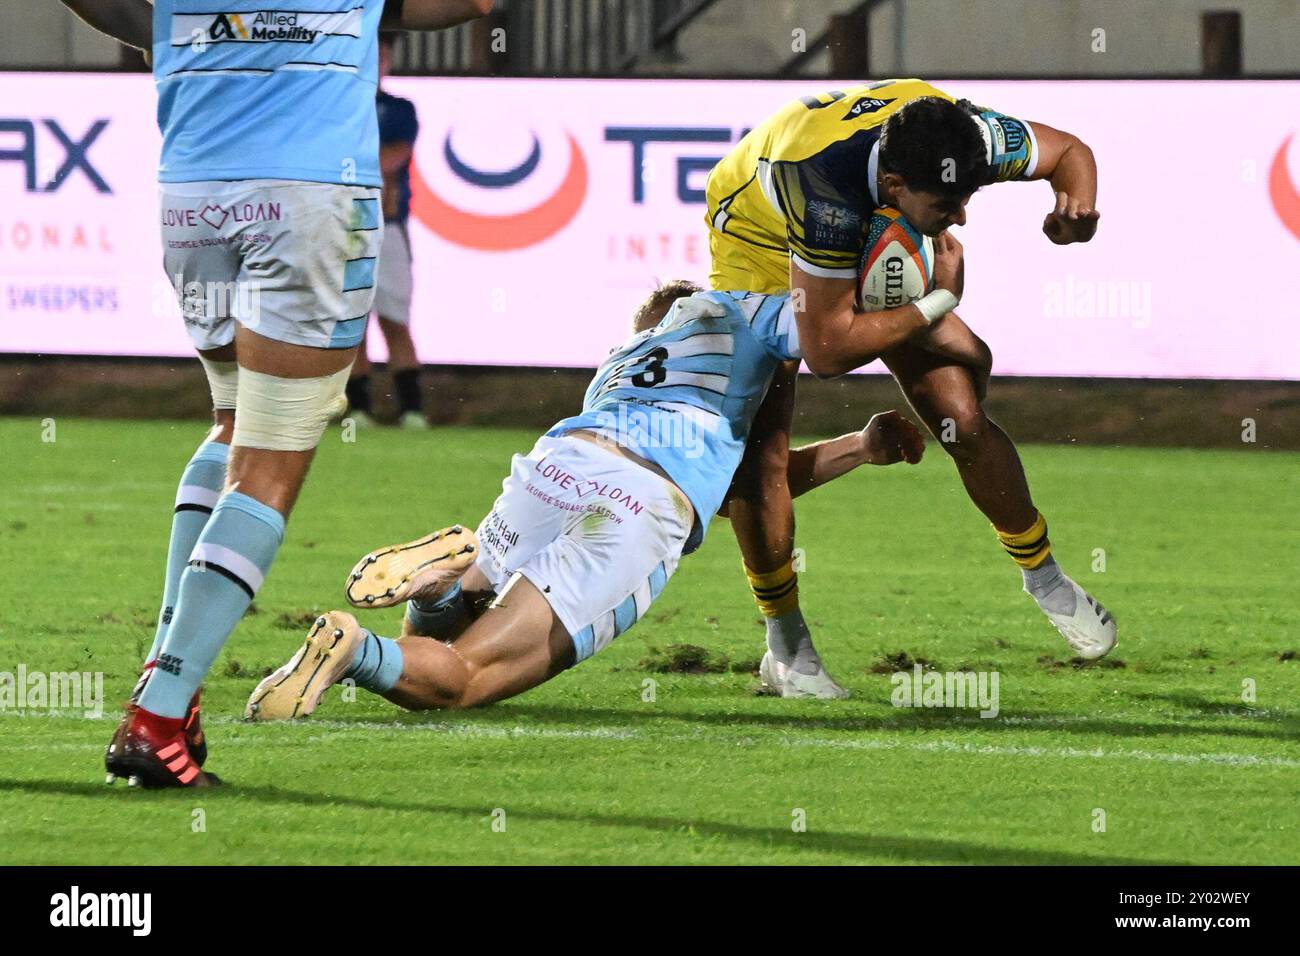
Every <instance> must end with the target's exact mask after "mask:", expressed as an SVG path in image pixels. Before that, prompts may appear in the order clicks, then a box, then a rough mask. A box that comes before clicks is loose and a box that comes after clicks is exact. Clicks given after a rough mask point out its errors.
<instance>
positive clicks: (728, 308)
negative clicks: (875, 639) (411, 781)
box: [246, 242, 960, 720]
mask: <svg viewBox="0 0 1300 956" xmlns="http://www.w3.org/2000/svg"><path fill="white" fill-rule="evenodd" d="M936 258H937V260H941V261H939V262H938V264H937V266H936V270H937V271H936V276H937V277H938V278H937V281H939V282H940V283H941V284H942V285H944V286H945V287H947V288H953V289H955V290H956V291H957V292H958V293H959V292H960V273H959V270H958V268H957V263H959V261H960V246H958V245H957V244H956V243H955V242H954V243H950V244H944V246H943V248H942V251H941V252H940V254H939V255H938V256H937V257H936ZM679 288H680V287H670V288H669V289H668V290H659V291H658V292H656V293H655V295H654V296H652V297H651V299H650V300H649V301H648V302H647V303H646V304H645V305H644V306H643V307H642V310H641V313H640V316H641V317H645V316H655V315H657V314H658V313H660V312H662V310H663V308H664V306H665V304H666V303H667V302H669V301H672V300H671V299H670V298H669V296H672V297H674V298H675V297H676V294H677V291H678V290H679ZM922 325H923V321H922V319H921V316H920V312H919V310H918V309H917V308H916V307H915V306H905V307H904V308H902V309H898V310H894V311H892V312H885V313H876V314H874V315H873V316H872V317H871V318H870V319H869V320H868V321H866V322H864V323H863V324H862V325H861V327H860V328H859V330H858V333H857V334H855V335H849V336H845V337H844V338H843V339H842V340H840V342H839V343H837V345H836V349H837V352H838V354H839V355H840V356H841V357H842V360H843V361H844V362H845V363H846V364H847V365H848V366H849V367H852V364H853V362H854V360H855V359H857V358H859V357H860V356H869V355H872V354H874V350H875V349H877V348H879V347H881V346H882V345H887V344H890V343H896V342H899V341H902V340H903V339H904V338H905V337H906V336H907V335H909V334H912V333H913V332H914V331H915V330H916V329H917V328H920V327H921V326H922ZM805 330H806V324H805V320H804V319H803V318H800V317H799V316H797V315H796V314H795V313H794V311H793V310H792V309H791V308H790V302H789V297H788V296H784V295H773V296H768V295H756V294H751V293H725V292H701V293H698V294H695V295H691V296H689V297H686V298H677V299H676V300H675V302H673V305H672V308H671V309H670V310H669V311H668V313H667V315H666V316H665V317H664V318H663V320H662V321H661V322H659V323H658V324H657V325H654V326H653V327H650V328H647V329H645V330H644V331H640V332H637V333H636V334H634V335H633V336H632V338H631V339H630V340H629V341H628V342H627V343H626V344H625V345H624V346H623V347H622V348H620V349H617V350H615V351H614V352H612V353H611V354H610V356H609V358H607V359H606V360H605V362H604V364H603V365H601V367H600V368H599V369H598V370H597V371H596V375H595V378H593V379H592V382H591V385H590V386H589V387H588V388H587V394H586V398H585V400H584V402H583V410H582V412H581V414H579V415H576V416H574V417H572V418H566V419H564V420H563V421H561V422H559V423H558V424H556V425H555V426H554V427H553V428H551V430H550V431H548V432H547V433H546V435H545V436H544V437H542V438H541V439H539V440H538V442H537V444H536V445H535V446H534V447H533V450H532V451H531V452H530V453H529V454H528V455H516V456H515V457H514V459H513V461H512V466H511V471H510V475H509V477H507V478H506V480H505V482H504V484H503V486H502V491H501V495H500V497H498V498H497V500H496V503H495V504H494V505H493V508H492V511H491V513H489V514H488V516H487V517H486V518H484V519H483V521H482V522H481V523H480V525H479V527H478V532H477V535H476V536H475V535H472V534H470V533H469V532H468V531H466V530H465V529H463V528H461V527H459V526H456V527H453V528H449V529H446V530H444V531H440V532H436V533H434V534H432V535H430V536H428V537H426V538H423V539H421V540H418V541H413V542H410V543H409V544H405V545H397V546H394V547H390V548H383V549H381V550H379V551H376V552H373V553H371V554H370V555H367V556H366V557H365V558H363V559H362V560H361V562H360V563H359V564H358V565H357V567H356V568H355V569H354V570H353V573H352V574H351V576H350V577H349V579H348V583H347V594H348V599H349V601H351V603H352V604H354V605H356V606H358V607H387V606H390V605H393V604H396V603H398V602H399V601H408V602H409V603H408V604H407V613H406V619H405V622H404V624H403V635H404V636H403V639H402V640H401V641H400V642H399V641H394V640H390V639H389V638H384V637H378V636H376V635H375V634H373V633H371V632H370V631H368V630H365V629H364V628H362V627H360V626H359V625H358V624H357V621H356V619H355V618H354V617H353V616H352V615H351V614H347V613H344V612H341V611H331V612H329V613H328V614H326V615H323V616H322V617H320V618H318V619H317V621H316V623H315V625H314V626H313V627H312V629H311V631H310V633H309V634H308V637H307V640H306V643H305V644H304V645H303V646H302V648H300V649H299V651H298V652H297V653H296V654H295V655H294V656H293V657H292V658H291V659H290V660H289V661H288V662H287V663H286V664H285V665H284V666H282V667H281V668H279V669H278V670H277V671H275V672H274V673H273V674H271V675H270V676H269V677H267V678H266V679H265V680H263V681H262V682H261V683H260V684H259V685H258V686H257V688H256V690H254V692H253V694H252V696H251V697H250V698H249V702H248V708H247V711H246V713H247V715H248V716H249V717H252V718H256V719H263V720H282V719H290V718H294V717H301V716H304V715H306V714H309V713H311V712H312V711H313V710H314V709H315V708H316V706H317V704H318V703H319V701H320V698H321V695H322V694H323V693H324V692H325V690H326V689H327V688H328V687H329V686H330V685H331V684H334V683H337V682H338V681H341V680H344V679H351V680H353V681H355V682H356V684H357V685H358V686H361V687H365V688H367V689H368V690H371V691H373V692H375V693H377V694H381V695H382V696H384V697H386V698H388V699H389V700H391V701H393V702H394V703H396V704H399V705H400V706H402V707H406V708H408V709H412V710H422V709H427V708H451V707H472V706H476V705H479V704H487V703H491V702H493V701H496V700H501V699H502V698H505V697H511V696H514V695H516V694H520V693H522V692H524V691H526V690H528V689H530V688H532V687H535V686H537V685H538V684H540V683H542V682H543V681H546V680H548V679H550V678H551V677H554V676H555V675H556V674H558V673H560V672H561V671H562V670H564V669H566V668H568V667H572V666H573V665H574V664H577V663H579V662H581V661H583V660H585V659H586V658H588V657H590V656H591V655H592V654H594V653H596V652H597V651H599V650H601V649H602V648H604V647H605V646H607V645H608V644H609V643H610V642H611V641H612V640H614V638H616V637H618V636H619V635H620V634H622V633H623V632H624V631H626V630H627V629H628V628H630V627H631V626H632V625H633V624H635V623H636V621H637V620H639V619H640V618H641V616H642V615H644V614H645V612H646V611H647V610H648V609H649V607H650V604H651V602H653V601H654V600H655V599H656V598H657V597H658V596H659V594H660V593H661V592H662V591H663V589H664V587H665V586H666V584H667V583H668V579H669V578H671V577H672V575H673V572H674V571H675V570H676V568H677V564H678V560H679V559H680V557H681V555H682V554H683V553H689V552H691V551H693V550H695V549H696V548H698V547H699V546H700V543H701V541H702V540H703V538H704V534H705V531H706V528H707V525H708V520H709V518H710V517H711V516H712V515H713V514H714V513H715V512H716V511H717V510H718V508H719V506H720V505H721V504H722V502H723V499H724V497H725V496H726V493H727V489H728V486H729V485H730V482H731V477H732V474H733V472H734V471H735V468H736V466H737V465H738V464H739V462H740V458H741V454H742V452H743V450H744V447H745V440H746V436H747V433H748V431H749V427H750V424H751V422H752V420H753V416H754V413H755V411H756V410H757V408H758V406H759V404H760V402H761V401H762V397H763V394H764V392H765V391H766V389H767V385H768V382H769V381H770V379H771V377H772V374H773V373H774V372H775V370H776V369H777V367H778V366H779V364H780V363H781V362H783V361H790V360H798V358H799V357H800V356H801V354H802V350H801V346H800V342H801V339H802V336H803V334H804V332H805ZM865 434H866V444H867V447H868V452H867V454H866V455H865V458H866V460H868V461H870V462H871V463H873V464H881V465H886V464H892V463H893V462H897V461H903V460H906V461H909V462H915V461H918V460H919V459H920V457H921V454H922V452H923V450H924V440H923V439H922V437H921V434H920V432H919V431H918V430H917V429H916V428H915V427H914V426H913V425H912V424H911V423H910V422H908V421H907V420H906V419H903V418H902V417H901V416H899V415H898V414H897V413H896V412H886V413H883V414H880V415H876V416H875V417H874V418H872V420H871V422H870V423H869V424H868V426H867V428H866V429H865ZM813 454H814V455H815V454H816V452H815V451H814V452H813ZM765 679H768V680H773V679H775V678H773V677H772V675H765Z"/></svg>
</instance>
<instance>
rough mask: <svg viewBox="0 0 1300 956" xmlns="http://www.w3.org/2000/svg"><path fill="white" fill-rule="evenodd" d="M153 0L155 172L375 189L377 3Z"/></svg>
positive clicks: (183, 178)
mask: <svg viewBox="0 0 1300 956" xmlns="http://www.w3.org/2000/svg"><path fill="white" fill-rule="evenodd" d="M283 7H285V8H286V9H272V8H269V7H268V6H267V5H265V4H259V3H258V2H257V0H154V15H153V17H154V19H153V64H154V81H155V82H156V83H157V86H158V126H159V128H160V129H161V130H162V134H163V149H162V163H161V165H160V166H159V170H158V179H159V181H160V182H164V183H178V182H196V181H200V180H208V179H215V180H239V179H290V180H304V181H307V182H319V183H339V184H342V185H355V186H378V185H380V183H381V180H380V175H379V127H378V123H377V120H376V118H375V90H376V87H377V86H378V82H379V51H378V35H379V20H380V17H381V16H382V15H383V9H384V0H292V2H291V3H285V4H283Z"/></svg>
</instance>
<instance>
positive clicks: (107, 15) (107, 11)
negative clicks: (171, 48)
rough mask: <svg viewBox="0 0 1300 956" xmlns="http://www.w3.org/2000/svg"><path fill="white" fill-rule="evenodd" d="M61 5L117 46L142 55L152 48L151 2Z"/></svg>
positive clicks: (99, 0)
mask: <svg viewBox="0 0 1300 956" xmlns="http://www.w3.org/2000/svg"><path fill="white" fill-rule="evenodd" d="M63 5H64V6H65V7H67V8H68V9H69V10H71V11H72V12H73V13H75V14H76V15H77V16H78V17H80V18H81V19H82V20H83V21H85V22H86V23H87V24H89V25H90V26H92V27H94V28H95V29H96V30H98V31H99V32H100V33H107V34H108V35H109V36H111V37H112V38H113V39H114V40H117V41H118V42H119V43H125V44H126V45H127V46H130V47H135V48H136V49H137V50H143V51H145V52H148V51H149V49H150V47H151V46H152V45H153V4H152V3H150V0H63Z"/></svg>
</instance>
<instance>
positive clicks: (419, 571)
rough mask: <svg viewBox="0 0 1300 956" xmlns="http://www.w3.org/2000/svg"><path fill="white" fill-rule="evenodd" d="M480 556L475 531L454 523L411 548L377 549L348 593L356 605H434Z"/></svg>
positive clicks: (364, 560) (353, 578) (352, 577)
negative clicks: (421, 603)
mask: <svg viewBox="0 0 1300 956" xmlns="http://www.w3.org/2000/svg"><path fill="white" fill-rule="evenodd" d="M477 558H478V538H477V537H476V536H475V534H474V532H473V531H470V530H469V529H468V528H465V527H462V526H461V525H458V524H457V525H452V526H451V527H450V528H443V529H442V530H441V531H435V532H433V534H428V535H425V536H424V537H423V538H418V539H416V540H415V541H408V542H407V543H406V544H394V545H391V546H389V547H387V548H380V549H379V550H378V551H371V552H370V553H369V554H367V555H366V556H365V557H364V558H362V559H361V560H360V561H358V562H357V565H356V567H354V568H353V569H352V572H351V573H350V574H349V575H348V581H347V584H346V585H345V586H344V591H345V594H346V595H347V599H348V603H349V604H351V605H352V606H353V607H362V608H366V607H392V606H393V605H395V604H401V603H402V602H403V601H433V600H436V599H437V598H439V597H441V596H442V595H443V594H445V593H446V592H447V589H448V588H450V587H451V586H452V585H453V584H455V583H456V582H457V581H458V580H460V576H461V575H462V574H464V573H465V572H466V571H468V570H469V567H470V565H472V564H473V563H474V561H475V560H476V559H477Z"/></svg>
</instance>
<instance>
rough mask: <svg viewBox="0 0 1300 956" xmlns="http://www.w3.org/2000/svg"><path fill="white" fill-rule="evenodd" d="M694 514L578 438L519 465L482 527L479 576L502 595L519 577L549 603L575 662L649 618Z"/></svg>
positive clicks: (655, 482)
mask: <svg viewBox="0 0 1300 956" xmlns="http://www.w3.org/2000/svg"><path fill="white" fill-rule="evenodd" d="M692 517H693V513H692V511H691V506H690V503H689V501H688V500H687V498H686V496H685V495H684V494H682V492H681V491H680V490H679V489H678V488H677V487H676V486H675V485H673V484H671V483H669V482H668V481H667V480H665V479H664V478H662V477H660V476H659V475H657V474H655V473H654V472H653V471H650V470H649V469H648V468H645V467H643V466H641V465H638V464H636V463H635V462H633V461H629V460H628V459H626V458H623V457H621V456H620V455H617V454H615V453H614V452H612V451H609V450H607V449H605V448H602V447H601V446H599V445H596V444H593V443H592V442H589V441H584V440H582V439H580V438H573V437H571V436H568V435H561V436H559V437H556V438H546V437H543V438H540V439H538V441H537V444H536V445H534V446H533V450H532V451H531V452H529V453H528V454H527V455H515V456H514V458H513V459H512V461H511V468H510V477H508V478H507V479H506V480H505V482H504V483H503V484H502V486H501V496H500V497H499V498H497V500H496V504H494V505H493V506H492V511H491V512H490V513H489V514H488V516H487V517H486V518H484V519H483V521H482V523H481V524H480V525H479V527H478V539H479V545H480V549H479V557H478V567H479V569H480V570H481V571H482V572H483V574H484V575H486V577H487V579H488V580H489V581H490V582H491V583H492V586H493V588H494V589H495V590H496V591H498V592H500V591H501V589H502V588H504V587H505V584H506V582H507V581H508V580H509V579H510V577H511V576H512V575H513V574H515V572H519V573H520V574H522V575H523V576H524V577H525V578H527V579H528V580H529V581H531V582H532V583H533V584H534V585H535V586H536V587H537V589H538V590H539V591H541V592H542V594H543V595H544V596H545V597H546V600H547V601H549V602H550V605H551V609H552V610H553V611H554V612H555V615H556V617H558V618H559V619H560V622H561V623H562V624H563V625H564V627H565V629H566V630H567V631H568V632H569V635H570V636H571V637H572V638H573V646H574V650H575V652H576V655H577V660H578V661H583V660H586V659H587V658H588V657H591V655H593V654H594V653H596V652H597V651H599V650H601V649H602V648H604V647H606V646H608V645H609V643H610V641H612V640H614V638H616V637H618V636H619V635H620V634H622V633H623V632H624V631H626V630H627V629H628V628H630V627H631V626H632V625H633V624H635V623H636V622H637V620H638V619H639V618H640V617H641V616H642V615H643V614H645V612H646V611H647V610H649V608H650V604H651V602H653V601H654V600H655V598H657V597H658V596H659V594H660V592H662V591H663V589H664V586H665V585H666V584H667V583H668V579H669V578H671V577H672V576H673V572H674V571H676V570H677V562H678V561H679V560H680V558H681V554H682V548H683V547H684V546H685V544H686V538H687V536H688V535H689V534H690V532H691V522H692Z"/></svg>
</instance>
